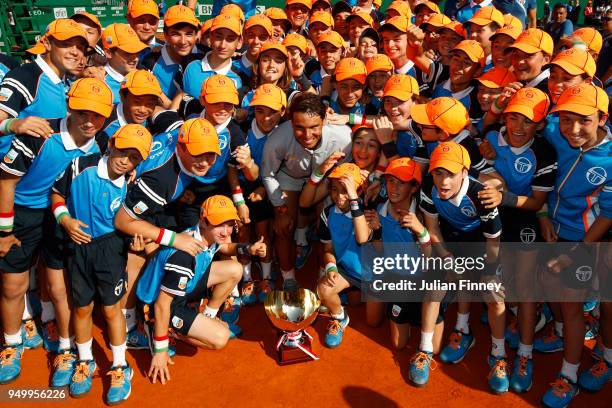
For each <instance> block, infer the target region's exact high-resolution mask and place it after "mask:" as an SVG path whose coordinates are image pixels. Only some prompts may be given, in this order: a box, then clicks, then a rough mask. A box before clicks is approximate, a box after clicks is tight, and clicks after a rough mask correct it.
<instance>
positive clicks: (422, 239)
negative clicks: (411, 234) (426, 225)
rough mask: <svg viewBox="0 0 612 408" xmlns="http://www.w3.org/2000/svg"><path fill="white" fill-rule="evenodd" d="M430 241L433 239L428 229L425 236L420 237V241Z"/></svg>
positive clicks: (422, 242) (424, 242)
mask: <svg viewBox="0 0 612 408" xmlns="http://www.w3.org/2000/svg"><path fill="white" fill-rule="evenodd" d="M429 241H431V237H430V236H429V231H426V232H425V236H423V237H419V242H420V243H421V244H426V243H428V242H429Z"/></svg>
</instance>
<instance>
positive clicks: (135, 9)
mask: <svg viewBox="0 0 612 408" xmlns="http://www.w3.org/2000/svg"><path fill="white" fill-rule="evenodd" d="M146 14H150V15H152V16H154V17H156V18H157V19H158V20H159V9H158V7H157V3H156V2H155V0H131V1H130V2H129V4H128V9H127V15H128V17H132V18H136V17H140V16H144V15H146Z"/></svg>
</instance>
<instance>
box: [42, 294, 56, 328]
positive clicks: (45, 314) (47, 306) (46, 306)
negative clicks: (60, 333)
mask: <svg viewBox="0 0 612 408" xmlns="http://www.w3.org/2000/svg"><path fill="white" fill-rule="evenodd" d="M40 306H41V307H42V312H41V315H40V320H41V321H42V322H43V324H45V323H47V322H48V321H51V320H53V319H55V308H54V307H53V302H51V301H49V302H46V301H44V300H42V301H41V302H40Z"/></svg>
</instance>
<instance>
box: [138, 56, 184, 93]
mask: <svg viewBox="0 0 612 408" xmlns="http://www.w3.org/2000/svg"><path fill="white" fill-rule="evenodd" d="M140 65H141V67H142V68H144V69H148V70H149V71H151V72H152V73H153V75H155V78H157V80H158V81H159V85H160V86H161V89H162V91H163V92H164V94H165V95H166V96H167V97H168V98H170V99H173V98H174V96H175V95H176V93H177V91H180V90H181V88H182V86H183V70H182V67H181V64H180V63H176V62H174V61H173V60H172V58H171V57H170V54H168V46H167V45H164V46H163V47H161V49H160V50H157V51H152V52H149V54H148V55H147V56H146V57H144V58H143V59H142V61H141V63H140Z"/></svg>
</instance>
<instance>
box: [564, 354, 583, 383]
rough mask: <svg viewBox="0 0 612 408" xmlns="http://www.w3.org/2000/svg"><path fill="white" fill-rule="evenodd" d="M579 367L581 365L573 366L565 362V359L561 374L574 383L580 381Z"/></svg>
mask: <svg viewBox="0 0 612 408" xmlns="http://www.w3.org/2000/svg"><path fill="white" fill-rule="evenodd" d="M578 366H580V363H578V364H572V363H568V362H567V361H565V359H563V365H562V366H561V374H562V375H563V376H564V377H566V378H569V379H570V380H572V382H576V381H578Z"/></svg>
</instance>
